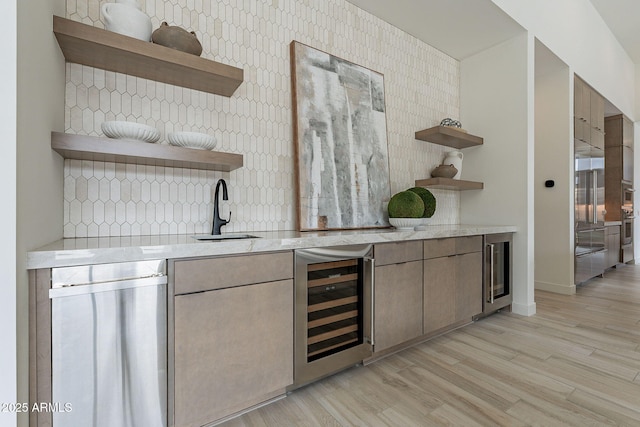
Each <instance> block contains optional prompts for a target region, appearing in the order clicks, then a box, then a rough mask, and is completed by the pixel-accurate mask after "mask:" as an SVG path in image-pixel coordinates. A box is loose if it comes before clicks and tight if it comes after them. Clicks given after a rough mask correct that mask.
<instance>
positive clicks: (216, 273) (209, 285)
mask: <svg viewBox="0 0 640 427" xmlns="http://www.w3.org/2000/svg"><path fill="white" fill-rule="evenodd" d="M291 278H293V252H277V253H267V254H256V255H239V256H229V257H218V258H201V259H192V260H185V261H176V262H175V293H176V295H178V294H187V293H192V292H201V291H208V290H212V289H222V288H230V287H233V286H242V285H249V284H252V283H264V282H275V281H276V280H285V279H291Z"/></svg>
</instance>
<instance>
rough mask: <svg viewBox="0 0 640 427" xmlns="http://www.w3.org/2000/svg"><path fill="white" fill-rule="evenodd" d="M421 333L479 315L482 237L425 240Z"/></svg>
mask: <svg viewBox="0 0 640 427" xmlns="http://www.w3.org/2000/svg"><path fill="white" fill-rule="evenodd" d="M423 253H424V261H423V287H424V288H423V293H424V299H423V317H424V324H423V333H424V334H428V333H431V332H434V331H437V330H440V329H443V328H446V327H447V326H451V325H455V324H457V323H462V322H464V321H469V322H471V320H472V318H473V316H475V315H478V314H480V313H481V312H482V236H470V237H457V238H448V239H437V240H425V241H424V252H423Z"/></svg>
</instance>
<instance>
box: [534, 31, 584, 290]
mask: <svg viewBox="0 0 640 427" xmlns="http://www.w3.org/2000/svg"><path fill="white" fill-rule="evenodd" d="M535 54H536V55H535V59H536V63H535V71H536V74H535V159H534V160H535V176H534V191H535V287H536V289H542V290H547V291H552V292H558V293H563V294H573V293H575V285H574V280H573V277H574V267H573V265H574V259H573V247H574V238H573V217H574V216H573V199H574V193H573V170H574V169H573V167H572V160H573V144H572V143H571V141H572V135H571V130H572V129H573V120H572V117H573V111H572V105H573V102H572V99H573V90H572V89H573V79H572V76H571V73H570V70H569V67H568V66H567V65H566V64H565V63H564V62H562V61H561V60H560V59H559V58H558V57H557V56H555V55H553V53H552V52H551V51H549V50H548V49H547V48H546V47H545V46H544V45H543V44H542V43H540V42H539V41H536V46H535ZM549 179H551V180H554V181H555V186H554V187H552V188H547V187H545V185H544V183H545V181H546V180H549Z"/></svg>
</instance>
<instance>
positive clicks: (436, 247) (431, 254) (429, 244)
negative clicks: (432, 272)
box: [423, 238, 456, 259]
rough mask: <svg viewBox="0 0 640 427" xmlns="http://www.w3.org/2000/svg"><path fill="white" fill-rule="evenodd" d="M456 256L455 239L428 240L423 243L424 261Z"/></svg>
mask: <svg viewBox="0 0 640 427" xmlns="http://www.w3.org/2000/svg"><path fill="white" fill-rule="evenodd" d="M455 254H456V239H455V238H448V239H429V240H425V241H424V253H423V257H424V259H431V258H440V257H445V256H450V255H455Z"/></svg>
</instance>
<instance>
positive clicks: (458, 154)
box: [442, 151, 464, 179]
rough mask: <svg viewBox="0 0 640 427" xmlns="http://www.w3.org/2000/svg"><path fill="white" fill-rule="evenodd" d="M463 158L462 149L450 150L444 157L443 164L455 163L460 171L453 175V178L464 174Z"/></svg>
mask: <svg viewBox="0 0 640 427" xmlns="http://www.w3.org/2000/svg"><path fill="white" fill-rule="evenodd" d="M463 158H464V155H463V154H462V151H449V152H448V153H447V154H446V155H445V157H444V161H443V162H442V164H443V165H453V166H455V168H456V169H458V173H457V174H455V175H454V176H453V179H460V175H462V159H463Z"/></svg>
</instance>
